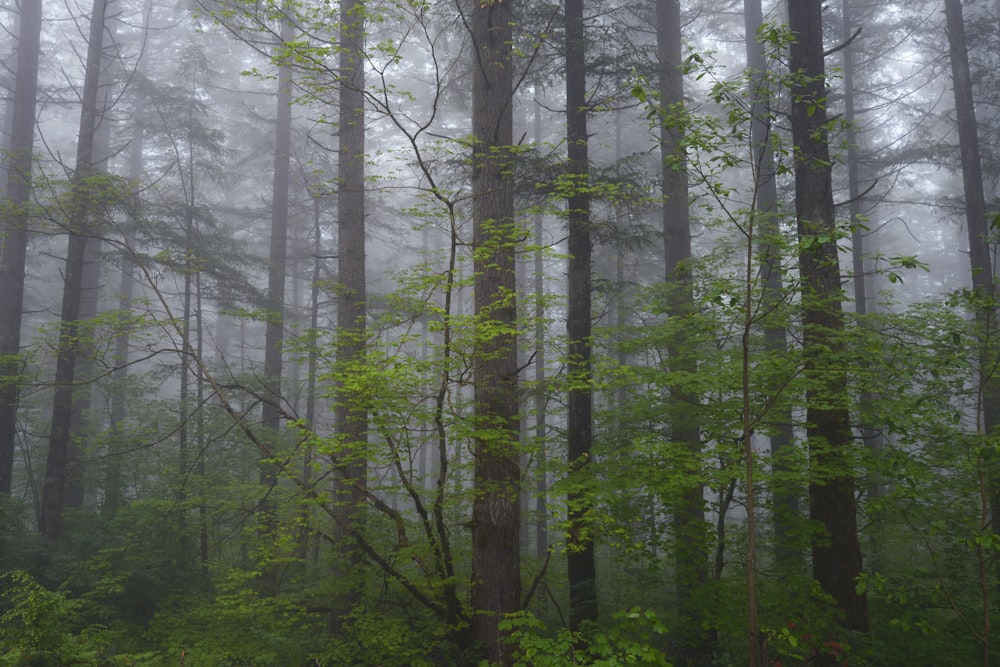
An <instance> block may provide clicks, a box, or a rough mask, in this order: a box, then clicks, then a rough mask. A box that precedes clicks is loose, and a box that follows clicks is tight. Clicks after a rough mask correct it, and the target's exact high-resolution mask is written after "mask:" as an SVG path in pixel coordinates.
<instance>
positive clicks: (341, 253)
mask: <svg viewBox="0 0 1000 667" xmlns="http://www.w3.org/2000/svg"><path fill="white" fill-rule="evenodd" d="M340 11H341V14H340V22H341V49H340V72H341V77H342V78H341V84H340V129H339V136H340V148H339V160H340V165H339V169H340V184H339V185H340V187H339V190H338V192H337V215H338V217H339V220H338V235H337V242H338V249H337V257H338V260H337V267H338V268H337V270H338V273H339V275H338V278H337V281H338V283H339V292H338V295H337V296H338V299H337V326H338V340H339V343H338V350H337V359H338V363H340V364H341V365H342V367H343V369H344V371H345V372H347V373H352V372H354V371H353V370H352V369H351V366H352V365H353V364H355V363H357V362H359V361H360V360H361V358H362V357H363V356H364V354H365V336H366V328H367V327H366V318H367V304H366V300H367V292H366V289H367V288H366V285H365V272H366V271H365V161H364V160H365V155H364V154H365V109H364V104H365V99H364V85H365V75H364V69H363V66H364V11H365V4H364V2H363V1H362V0H345V1H344V2H342V3H341V8H340ZM334 421H335V426H336V430H337V433H338V434H339V436H340V438H341V442H342V443H343V445H342V447H341V450H340V452H339V456H338V460H337V463H336V465H337V473H338V481H337V485H338V494H339V495H340V498H339V499H338V502H339V503H340V506H341V508H342V513H343V514H342V516H341V519H340V521H341V523H342V524H343V525H346V524H351V525H352V527H353V528H354V529H360V528H361V525H362V524H363V512H362V507H363V504H364V488H365V487H366V486H367V481H366V475H367V460H366V457H367V443H366V439H367V435H366V432H367V430H368V415H367V408H366V406H364V405H360V404H358V403H357V401H356V400H355V397H353V396H350V395H347V394H346V393H344V394H342V395H341V396H339V397H338V400H337V405H336V409H335V412H334ZM339 542H340V543H341V544H343V545H344V550H343V552H342V555H341V557H342V558H343V559H344V561H345V562H344V563H342V565H341V567H342V568H344V570H343V572H344V574H345V575H346V579H347V584H346V588H345V592H346V593H347V596H346V597H345V602H344V604H343V605H342V606H343V607H349V606H351V605H353V604H354V602H355V601H357V599H358V596H359V594H360V588H359V586H360V582H358V581H357V580H354V579H353V578H352V577H356V576H359V573H358V572H356V570H357V568H358V566H359V565H360V563H361V552H360V551H359V550H358V549H356V548H355V546H354V545H352V544H351V543H350V538H349V537H348V535H347V532H346V531H344V530H343V527H342V528H341V530H340V535H339ZM342 611H344V612H347V611H349V609H347V608H345V609H343V610H342Z"/></svg>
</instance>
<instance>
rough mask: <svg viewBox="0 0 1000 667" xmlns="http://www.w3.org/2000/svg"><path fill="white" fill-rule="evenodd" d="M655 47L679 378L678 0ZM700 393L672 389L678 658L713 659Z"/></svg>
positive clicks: (687, 235) (685, 309) (684, 265)
mask: <svg viewBox="0 0 1000 667" xmlns="http://www.w3.org/2000/svg"><path fill="white" fill-rule="evenodd" d="M656 46H657V53H658V59H659V65H660V72H659V74H660V100H661V104H662V105H663V109H664V114H665V117H664V119H665V122H663V123H662V124H661V129H660V157H661V160H662V194H663V243H664V264H665V272H664V277H665V279H666V283H667V290H668V294H667V300H668V301H667V309H668V315H669V317H670V318H671V320H674V323H673V333H672V337H671V340H670V342H669V343H668V349H667V355H668V358H669V361H668V363H669V370H670V372H671V373H677V374H678V375H680V376H684V375H689V374H690V375H692V376H693V374H694V373H696V372H697V370H698V369H697V360H696V355H695V353H694V349H693V345H694V344H695V342H694V341H693V340H691V339H690V336H688V335H687V333H686V327H684V325H683V324H681V323H682V322H683V320H684V318H686V317H690V315H691V314H692V313H693V312H694V292H693V288H692V280H691V270H690V267H689V265H688V263H689V262H690V260H691V224H690V216H689V211H688V174H687V161H686V160H685V158H684V154H683V148H682V143H683V139H684V127H683V120H682V115H683V106H684V79H683V71H682V63H681V8H680V2H679V0H657V2H656ZM697 404H698V397H697V396H695V395H693V394H691V393H690V392H689V391H688V390H687V388H685V387H683V386H671V387H670V438H671V440H673V441H674V442H675V443H678V444H680V445H682V446H683V448H684V450H685V452H686V455H685V458H686V459H687V460H686V461H685V462H684V463H683V464H682V466H683V469H685V470H687V471H688V472H687V473H686V474H685V476H684V477H685V481H686V484H685V486H684V488H682V489H681V490H680V491H679V492H678V493H677V494H676V495H675V497H674V498H672V503H673V520H672V531H673V537H674V553H675V572H674V575H675V577H676V591H677V613H678V623H677V633H676V636H675V641H676V644H677V662H678V663H679V664H681V665H701V664H707V663H709V662H711V658H712V651H713V646H712V643H713V642H712V637H711V633H710V632H709V631H708V630H706V629H705V624H704V623H703V620H704V609H705V608H706V605H705V601H704V600H703V596H704V595H705V584H706V583H707V581H708V533H707V524H706V523H705V499H704V486H703V482H702V475H701V473H700V472H699V470H700V467H701V456H702V447H701V433H700V429H699V425H698V417H697Z"/></svg>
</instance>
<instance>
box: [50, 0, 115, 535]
mask: <svg viewBox="0 0 1000 667" xmlns="http://www.w3.org/2000/svg"><path fill="white" fill-rule="evenodd" d="M107 5H108V0H94V5H93V10H92V12H91V18H90V33H89V43H88V48H87V68H86V73H85V75H84V84H83V97H82V103H83V104H82V110H81V112H80V132H79V138H78V141H77V153H76V170H75V171H74V173H73V183H72V193H71V198H70V205H69V207H68V209H67V210H66V211H65V215H66V218H67V226H68V231H69V243H68V247H67V251H66V269H65V273H64V278H63V302H62V311H61V313H60V328H59V343H58V350H57V356H56V377H55V396H54V397H53V401H52V426H51V432H50V435H49V452H48V457H47V460H46V464H45V486H44V490H43V493H42V507H41V515H40V517H39V530H40V531H41V532H42V534H43V535H45V536H46V537H47V538H48V539H50V540H55V539H57V538H58V537H59V532H60V528H61V521H62V510H63V494H64V492H65V489H66V458H67V451H68V448H69V439H70V421H71V413H72V408H73V384H74V379H75V371H76V356H77V341H78V338H79V334H80V327H79V320H80V296H81V288H82V284H83V266H84V260H85V257H86V250H87V241H88V239H89V237H90V236H91V235H93V234H94V233H95V232H96V230H95V229H94V227H95V224H96V222H97V216H98V215H99V212H98V211H97V210H94V208H95V202H94V201H93V197H92V195H93V194H94V193H90V192H88V188H91V187H93V185H92V184H91V183H88V180H89V179H90V178H91V177H92V176H93V171H94V138H95V134H96V130H97V117H98V109H97V93H98V87H99V84H100V74H101V51H102V43H103V36H104V22H105V12H106V10H107Z"/></svg>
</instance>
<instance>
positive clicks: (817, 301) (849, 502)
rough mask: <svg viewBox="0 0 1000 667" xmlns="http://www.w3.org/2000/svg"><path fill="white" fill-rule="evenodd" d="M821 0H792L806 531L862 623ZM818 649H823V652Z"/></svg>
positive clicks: (823, 581) (824, 576) (850, 612)
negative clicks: (809, 528) (815, 531)
mask: <svg viewBox="0 0 1000 667" xmlns="http://www.w3.org/2000/svg"><path fill="white" fill-rule="evenodd" d="M821 11H822V3H821V1H820V0H789V2H788V19H789V27H790V28H791V30H792V32H793V33H794V36H795V41H794V42H793V43H792V46H791V53H790V68H791V70H792V72H793V73H796V82H795V84H794V85H793V87H792V91H791V93H792V99H793V105H792V135H793V143H794V148H795V212H796V217H797V219H798V233H799V239H800V252H799V271H800V273H801V276H802V324H803V341H802V345H803V353H804V355H805V360H806V361H805V363H806V377H807V378H808V380H809V385H808V388H807V391H806V404H807V414H806V419H807V421H808V427H807V436H808V439H809V450H810V461H811V469H812V470H811V478H810V483H809V516H810V518H811V519H812V520H813V521H815V522H816V523H817V524H818V525H820V526H822V527H823V534H821V535H817V536H815V537H814V538H813V541H812V560H813V578H814V579H815V580H816V581H817V582H819V585H820V586H821V588H822V589H823V591H824V592H825V593H827V594H828V595H830V597H832V598H833V600H834V601H835V602H836V604H837V607H838V608H839V609H840V610H841V611H842V612H843V615H844V617H843V622H844V626H845V627H846V628H848V629H850V630H855V631H858V632H867V631H868V604H867V599H866V597H865V596H864V595H858V593H857V592H856V590H855V584H856V580H857V578H858V576H859V575H860V574H861V571H862V562H861V547H860V545H859V542H858V527H857V507H856V503H855V500H854V486H855V484H854V474H853V472H852V470H851V462H850V461H851V452H850V449H851V448H852V446H853V444H854V436H853V434H852V432H851V425H850V415H849V413H848V395H847V376H846V374H845V373H844V371H843V368H842V367H841V366H840V365H839V364H838V363H837V362H836V358H835V357H836V356H837V352H838V350H840V349H842V342H841V340H840V332H841V331H842V330H843V328H844V318H843V311H842V306H841V299H842V294H841V287H840V283H841V276H840V267H839V265H838V257H837V234H836V225H835V221H834V206H833V187H832V181H831V162H830V151H829V145H828V138H827V125H828V122H827V121H828V118H827V112H826V77H825V68H824V61H823V29H822V18H821ZM821 659H826V658H825V657H821Z"/></svg>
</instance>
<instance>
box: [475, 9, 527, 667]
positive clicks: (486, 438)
mask: <svg viewBox="0 0 1000 667" xmlns="http://www.w3.org/2000/svg"><path fill="white" fill-rule="evenodd" d="M512 5H513V0H483V1H478V0H477V1H476V2H473V3H472V48H473V59H474V60H473V88H472V131H473V136H474V139H475V142H474V145H473V154H472V194H473V202H472V219H473V227H474V229H473V268H474V270H475V277H474V289H475V316H476V322H477V334H476V336H477V340H476V347H477V354H476V358H475V360H474V369H473V371H474V393H475V399H474V400H475V413H476V416H475V419H476V440H475V470H474V487H475V497H474V500H473V508H472V598H471V601H472V607H473V610H474V611H473V613H474V614H475V616H474V618H473V634H474V636H475V638H476V639H478V640H479V641H480V642H481V643H482V644H483V646H484V647H486V649H487V651H488V652H489V657H490V659H491V660H493V661H495V662H500V663H503V664H509V663H510V662H511V652H510V648H509V647H508V646H507V645H506V644H505V643H504V641H503V638H502V636H501V631H500V627H499V622H500V620H501V616H502V615H503V614H505V613H509V612H513V611H516V610H517V609H518V607H519V605H520V589H521V573H520V562H519V546H520V545H519V535H518V529H519V523H520V513H519V509H518V491H519V487H520V466H519V465H518V458H519V451H520V447H519V446H518V432H519V428H518V424H519V418H518V396H517V338H516V334H517V330H516V318H517V307H516V299H515V294H516V290H517V286H516V281H515V269H514V257H515V250H516V245H517V239H518V236H519V233H518V229H517V226H516V224H515V221H514V188H513V185H514V179H513V173H512V172H513V162H514V156H513V151H512V143H513V113H512V102H513V77H512V71H511V68H512V58H511V56H512V39H513V33H512V29H511V23H512V21H513V13H512Z"/></svg>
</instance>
